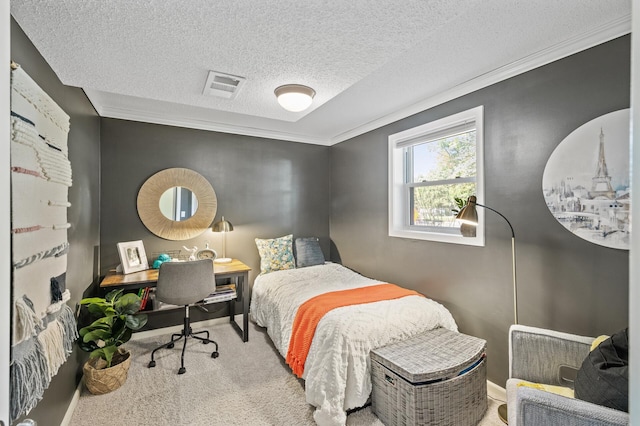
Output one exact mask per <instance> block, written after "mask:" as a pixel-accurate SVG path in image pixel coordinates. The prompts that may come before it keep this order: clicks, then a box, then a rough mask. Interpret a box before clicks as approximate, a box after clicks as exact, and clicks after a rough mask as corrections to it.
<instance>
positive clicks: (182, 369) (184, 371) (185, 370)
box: [178, 367, 187, 374]
mask: <svg viewBox="0 0 640 426" xmlns="http://www.w3.org/2000/svg"><path fill="white" fill-rule="evenodd" d="M186 372H187V369H186V368H184V367H180V370H178V374H184V373H186Z"/></svg>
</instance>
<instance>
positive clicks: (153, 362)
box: [148, 361, 156, 368]
mask: <svg viewBox="0 0 640 426" xmlns="http://www.w3.org/2000/svg"><path fill="white" fill-rule="evenodd" d="M155 366H156V362H155V361H149V365H148V367H149V368H153V367H155Z"/></svg>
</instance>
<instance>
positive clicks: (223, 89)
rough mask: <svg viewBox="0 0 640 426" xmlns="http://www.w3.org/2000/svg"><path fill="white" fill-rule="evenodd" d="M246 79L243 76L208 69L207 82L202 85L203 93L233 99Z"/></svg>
mask: <svg viewBox="0 0 640 426" xmlns="http://www.w3.org/2000/svg"><path fill="white" fill-rule="evenodd" d="M245 81H246V78H244V77H238V76H237V75H231V74H225V73H222V72H218V71H209V76H208V77H207V82H206V84H205V85H204V90H203V91H202V94H203V95H207V96H216V97H218V98H225V99H233V98H235V97H236V95H237V94H238V92H239V91H240V88H241V87H242V85H243V84H244V82H245Z"/></svg>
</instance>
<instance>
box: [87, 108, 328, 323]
mask: <svg viewBox="0 0 640 426" xmlns="http://www.w3.org/2000/svg"><path fill="white" fill-rule="evenodd" d="M101 122H102V127H101V142H102V143H101V149H102V189H101V195H102V201H101V209H102V212H103V214H102V216H101V232H100V243H101V265H102V273H106V272H107V271H108V270H109V269H110V268H113V267H115V266H116V265H117V264H118V263H119V258H118V253H117V250H116V244H117V243H118V242H121V241H131V240H142V241H143V242H144V247H145V251H146V252H147V255H148V256H149V258H150V261H152V259H153V253H162V252H167V251H169V250H179V249H181V248H182V246H183V245H186V246H187V247H193V246H194V245H195V246H197V247H198V248H203V247H204V245H205V241H208V242H209V243H210V246H211V247H212V248H214V249H215V250H216V251H218V254H219V255H220V256H221V255H222V240H221V235H220V234H215V233H213V232H212V231H211V230H210V229H209V230H207V231H206V232H205V233H204V234H203V235H201V236H199V237H197V238H193V239H191V240H186V241H168V240H164V239H162V238H159V237H157V236H155V235H154V234H152V233H151V232H149V231H148V230H147V229H146V228H145V226H144V224H143V223H142V222H141V221H140V218H139V217H138V213H137V209H136V197H137V194H138V190H139V189H140V187H141V186H142V184H143V183H144V182H145V181H146V180H147V179H148V178H149V177H151V176H152V175H153V174H155V173H157V172H158V171H160V170H163V169H167V168H172V167H185V168H188V169H192V170H194V171H196V172H198V173H200V174H201V175H202V176H204V177H205V178H206V179H207V180H208V181H209V183H211V185H212V186H213V188H214V190H215V191H216V195H217V198H218V210H217V214H216V219H215V220H216V221H217V220H219V219H220V217H221V216H222V215H224V216H225V219H227V220H228V221H230V222H231V223H232V224H233V226H234V231H233V232H231V233H229V234H228V235H227V256H230V257H235V258H238V259H240V260H242V261H243V262H244V263H246V264H247V265H249V266H250V267H251V268H252V272H251V274H250V277H249V278H250V281H251V282H252V281H253V277H255V275H256V274H257V273H259V272H260V261H259V256H258V251H257V249H256V245H255V242H254V238H256V237H258V238H274V237H279V236H282V235H285V234H290V233H292V234H293V235H294V237H304V236H317V237H319V238H320V243H321V246H322V249H323V251H324V253H325V256H326V257H327V258H328V257H329V211H330V198H329V197H330V174H329V173H330V172H329V170H330V165H329V147H325V146H317V145H308V144H301V143H295V142H283V141H277V140H271V139H262V138H254V137H249V136H240V135H233V134H226V133H216V132H208V131H202V130H193V129H185V128H179V127H169V126H162V125H156V124H147V123H138V122H132V121H124V120H116V119H102V120H101ZM220 314H224V311H223V312H221V313H220ZM153 315H154V316H153V317H150V321H149V323H150V324H149V326H148V328H155V327H157V326H164V325H167V324H169V323H175V324H180V323H181V321H182V320H181V317H180V313H176V315H170V314H164V313H162V317H160V318H158V315H159V314H153ZM194 315H200V313H199V312H198V311H195V312H194ZM197 319H200V317H198V318H195V317H194V320H197Z"/></svg>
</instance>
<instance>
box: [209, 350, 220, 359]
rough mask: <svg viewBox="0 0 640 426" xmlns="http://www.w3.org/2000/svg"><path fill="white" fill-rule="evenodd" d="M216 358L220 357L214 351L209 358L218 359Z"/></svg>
mask: <svg viewBox="0 0 640 426" xmlns="http://www.w3.org/2000/svg"><path fill="white" fill-rule="evenodd" d="M218 356H220V354H219V353H218V351H215V352H214V353H212V354H211V358H218Z"/></svg>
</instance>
